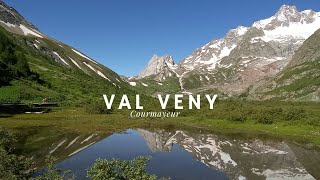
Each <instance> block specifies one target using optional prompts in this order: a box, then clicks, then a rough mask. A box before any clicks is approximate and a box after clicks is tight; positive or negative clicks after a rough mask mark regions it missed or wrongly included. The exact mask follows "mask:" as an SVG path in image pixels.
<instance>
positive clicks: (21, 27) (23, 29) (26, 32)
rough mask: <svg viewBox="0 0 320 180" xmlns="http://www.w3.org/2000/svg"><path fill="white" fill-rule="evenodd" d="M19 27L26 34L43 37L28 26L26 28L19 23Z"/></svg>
mask: <svg viewBox="0 0 320 180" xmlns="http://www.w3.org/2000/svg"><path fill="white" fill-rule="evenodd" d="M19 27H20V29H21V30H22V31H23V34H24V35H28V34H31V35H33V36H36V37H39V38H43V36H41V35H40V33H37V32H35V30H31V29H29V28H27V27H26V26H24V25H22V24H20V26H19Z"/></svg>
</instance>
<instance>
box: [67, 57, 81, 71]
mask: <svg viewBox="0 0 320 180" xmlns="http://www.w3.org/2000/svg"><path fill="white" fill-rule="evenodd" d="M69 59H70V60H71V61H72V63H73V64H74V65H76V66H77V67H78V68H79V69H81V70H82V68H81V66H80V65H79V64H78V63H77V62H76V61H75V60H73V59H72V58H71V57H69Z"/></svg>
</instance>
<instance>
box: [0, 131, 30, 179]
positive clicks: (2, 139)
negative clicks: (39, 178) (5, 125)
mask: <svg viewBox="0 0 320 180" xmlns="http://www.w3.org/2000/svg"><path fill="white" fill-rule="evenodd" d="M14 142H15V137H14V136H13V134H12V133H11V132H9V131H6V130H4V129H0V179H12V180H15V179H19V180H20V179H22V180H23V179H28V178H30V177H31V174H32V172H33V171H32V161H31V159H28V158H25V157H23V156H17V155H14V154H11V151H12V150H13V148H12V144H13V143H14Z"/></svg>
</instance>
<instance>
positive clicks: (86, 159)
mask: <svg viewBox="0 0 320 180" xmlns="http://www.w3.org/2000/svg"><path fill="white" fill-rule="evenodd" d="M103 138H104V136H101V135H99V134H93V135H87V137H86V138H84V137H83V138H81V140H80V137H78V136H77V137H72V138H69V139H68V138H67V139H62V140H60V141H59V142H57V143H56V144H55V146H52V147H51V148H49V149H47V150H48V152H47V153H48V154H50V153H51V154H52V155H54V156H57V155H60V156H62V155H61V154H63V153H62V152H66V151H68V149H69V148H71V147H72V146H76V147H77V148H75V149H73V150H72V152H70V151H68V153H67V154H65V155H63V158H62V159H64V160H62V159H61V158H60V159H61V161H60V162H59V163H57V166H58V167H59V168H62V169H70V170H72V172H73V173H74V174H75V176H76V179H85V178H86V169H87V168H88V167H90V166H91V165H92V164H93V163H94V161H95V160H96V159H97V158H105V159H112V158H119V159H133V158H135V157H136V156H140V155H146V156H151V157H152V159H151V161H150V162H149V163H148V165H147V171H148V172H150V173H153V174H156V175H157V176H158V177H171V178H172V179H319V178H320V172H319V169H320V152H319V151H316V150H310V149H306V148H304V147H301V146H298V145H296V144H295V143H287V142H284V141H278V140H270V139H265V138H264V139H263V140H262V139H259V138H246V139H245V138H240V137H237V136H235V137H230V136H226V135H216V134H210V133H201V132H200V131H198V132H190V131H181V130H177V131H173V130H170V131H169V130H158V129H154V130H150V129H148V130H147V129H136V130H131V129H130V130H127V131H125V132H123V133H115V134H113V135H111V136H109V137H107V138H104V139H103ZM101 139H102V140H101ZM97 141H98V142H97ZM81 144H83V145H82V146H81Z"/></svg>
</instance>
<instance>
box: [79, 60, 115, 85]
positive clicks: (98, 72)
mask: <svg viewBox="0 0 320 180" xmlns="http://www.w3.org/2000/svg"><path fill="white" fill-rule="evenodd" d="M83 64H85V65H86V66H88V67H89V68H90V69H91V70H92V71H94V72H95V73H97V74H98V75H99V76H101V77H103V78H104V79H106V80H108V81H110V82H111V80H110V79H109V78H108V77H107V76H105V75H104V74H103V73H102V72H101V71H99V70H97V69H95V68H94V67H92V66H91V65H90V64H88V63H86V62H83Z"/></svg>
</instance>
